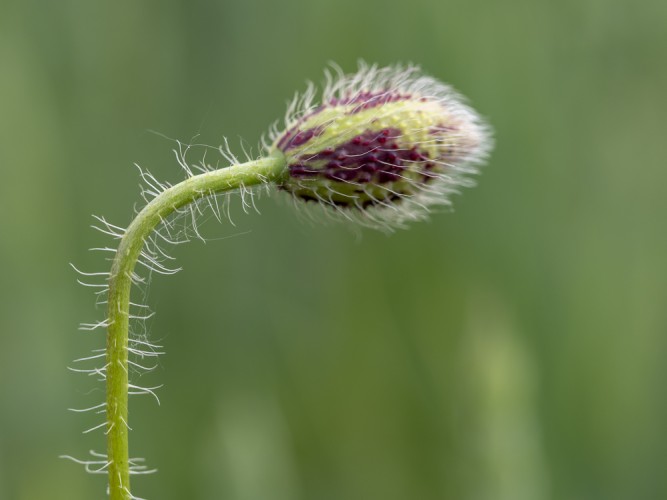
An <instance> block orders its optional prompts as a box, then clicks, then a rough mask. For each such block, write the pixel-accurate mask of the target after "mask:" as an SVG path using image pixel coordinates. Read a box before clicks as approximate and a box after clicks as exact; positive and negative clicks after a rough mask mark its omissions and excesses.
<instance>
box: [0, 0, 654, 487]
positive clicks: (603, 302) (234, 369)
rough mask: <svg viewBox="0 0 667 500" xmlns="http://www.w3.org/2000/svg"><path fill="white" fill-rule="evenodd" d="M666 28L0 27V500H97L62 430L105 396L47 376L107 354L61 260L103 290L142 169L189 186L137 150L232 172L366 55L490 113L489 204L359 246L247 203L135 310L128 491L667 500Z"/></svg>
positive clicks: (79, 424)
mask: <svg viewBox="0 0 667 500" xmlns="http://www.w3.org/2000/svg"><path fill="white" fill-rule="evenodd" d="M666 26H667V2H664V1H659V0H654V1H653V0H647V1H644V2H631V1H630V0H627V1H624V0H616V1H615V0H583V1H582V0H563V1H558V2H556V1H547V0H539V1H535V0H530V1H529V0H511V1H505V2H496V1H492V0H452V1H433V0H412V1H411V2H391V1H386V0H385V1H379V0H368V1H363V0H338V1H337V2H304V1H297V0H290V1H282V2H274V1H270V0H246V1H203V0H194V1H177V0H171V1H164V0H163V1H156V0H143V1H136V0H132V1H129V0H120V1H116V2H84V1H67V0H65V1H61V2H51V1H44V0H42V1H36V0H21V1H19V0H3V1H2V3H0V173H1V179H2V181H1V182H0V206H1V208H2V218H1V222H0V228H1V231H0V259H1V261H2V264H3V266H2V278H0V280H1V281H2V284H3V286H2V291H1V292H0V307H1V311H0V334H1V339H0V406H1V410H0V498H1V499H3V500H35V499H47V498H48V499H67V500H71V499H91V498H103V497H104V487H105V482H106V478H104V477H103V476H91V475H87V474H85V473H84V472H83V471H82V470H81V467H79V466H77V465H75V464H72V463H70V462H67V461H65V460H59V459H58V458H57V457H58V455H60V454H71V455H75V456H81V457H83V456H85V455H86V453H87V450H89V449H95V450H97V451H102V450H103V446H104V437H103V435H102V433H101V432H100V431H98V432H95V433H91V434H87V435H83V434H81V431H82V430H83V429H85V428H87V427H90V426H92V425H94V424H95V423H97V420H96V419H95V418H93V417H90V416H81V415H76V414H72V413H70V412H67V410H66V408H68V407H79V408H80V407H85V406H89V405H93V404H96V403H97V402H99V401H100V400H101V399H102V392H101V386H99V385H94V384H92V383H91V380H89V379H87V378H86V377H85V376H81V375H75V374H73V373H70V372H68V371H67V370H66V368H65V367H66V366H67V365H68V364H71V360H72V359H74V358H77V357H81V356H85V355H87V354H88V353H89V352H90V349H94V348H99V347H102V346H103V344H104V340H103V334H102V333H96V334H90V333H84V332H77V325H78V323H79V322H82V321H95V320H98V319H100V318H101V317H102V316H103V310H102V309H101V308H99V307H98V308H97V309H96V308H95V306H94V299H93V295H92V294H91V293H90V290H88V289H84V288H83V287H80V286H79V285H77V284H76V281H75V280H76V275H75V274H74V272H73V271H72V270H71V269H70V268H69V266H68V263H69V262H73V263H75V264H76V265H77V266H78V267H80V268H81V269H84V270H87V271H103V270H105V268H106V267H107V266H108V263H107V262H105V261H104V259H103V258H104V255H101V254H94V253H91V252H88V251H87V249H88V248H90V247H97V246H106V245H111V244H112V243H111V242H110V241H109V239H107V238H105V237H103V235H101V234H99V233H97V232H95V231H93V230H92V229H90V228H89V225H90V224H91V223H92V222H93V219H92V218H91V214H93V213H94V214H101V215H104V216H105V217H107V218H108V219H109V220H110V221H111V222H114V223H117V224H120V225H125V224H127V223H128V221H129V219H130V217H131V215H132V212H133V207H134V205H135V204H137V203H138V202H139V201H140V197H139V192H138V187H137V184H138V181H139V179H138V173H137V171H136V169H135V168H134V167H133V166H132V164H133V163H134V162H137V163H139V164H140V165H142V166H143V167H146V168H148V169H150V170H151V171H152V172H153V173H154V174H155V175H156V177H157V178H159V179H164V180H168V181H172V182H174V181H178V180H179V179H181V178H182V173H181V172H180V170H179V167H178V165H177V164H176V161H175V159H174V157H173V154H172V153H171V149H172V148H173V146H174V144H173V143H172V142H170V141H169V140H166V139H164V138H162V137H160V136H157V135H155V134H152V133H150V132H149V130H156V131H158V132H160V133H161V134H164V135H166V136H169V137H173V138H177V139H181V140H183V141H189V140H190V139H191V138H192V137H193V136H195V135H196V134H200V135H199V137H198V138H197V139H196V140H197V142H202V143H206V144H212V145H217V144H220V143H221V142H222V140H223V136H227V137H229V138H230V141H231V144H232V148H233V149H235V150H237V151H239V152H240V151H241V148H240V146H238V147H237V145H238V144H239V142H240V141H239V139H238V138H239V137H243V138H244V140H245V141H246V143H247V144H251V145H254V144H256V143H257V142H258V140H259V137H260V135H261V134H262V133H263V132H264V131H265V130H266V129H267V127H268V125H269V124H270V123H271V122H272V121H274V120H276V119H278V118H281V117H282V116H283V113H284V107H285V102H286V100H287V99H288V98H289V97H291V96H292V95H293V93H294V92H295V91H296V90H302V89H303V88H304V81H305V80H306V79H311V80H314V81H316V82H319V81H320V80H321V75H322V69H323V68H324V66H325V65H326V64H327V62H328V61H331V60H333V61H336V62H337V63H338V64H340V65H341V66H342V67H343V68H344V69H345V70H346V71H353V70H354V69H355V68H356V61H357V59H359V58H363V59H365V60H367V61H370V62H378V63H380V64H391V63H394V62H400V61H403V62H406V61H412V62H415V63H418V64H420V65H422V67H423V68H424V69H425V71H426V72H428V73H430V74H432V75H433V76H435V77H437V78H439V79H442V80H444V81H447V82H449V83H451V84H453V85H454V86H455V87H456V88H458V89H459V90H460V91H461V92H463V93H464V94H465V95H467V96H468V97H469V98H470V100H471V102H472V104H473V105H474V106H475V107H476V108H477V109H478V110H479V111H480V112H481V113H482V114H483V115H485V116H488V117H489V119H490V121H491V123H492V124H493V126H494V128H495V130H496V141H497V147H496V150H495V152H494V153H493V156H492V159H491V162H490V164H489V166H488V167H487V168H485V170H484V172H483V175H482V176H480V178H479V186H478V187H476V188H475V189H473V190H468V191H466V192H465V193H464V195H463V196H460V197H456V199H455V207H456V210H455V211H454V212H453V213H439V214H435V215H434V216H433V217H432V218H431V220H430V221H429V222H427V223H420V224H416V225H414V226H413V227H412V228H411V229H410V230H409V231H401V232H398V233H396V234H394V235H392V236H390V237H387V236H384V235H382V234H378V233H375V232H373V231H363V232H362V237H361V238H360V239H359V238H357V237H355V235H354V233H353V232H352V231H350V229H349V228H348V227H346V226H345V225H333V226H309V225H307V224H303V223H301V222H300V221H299V219H298V217H296V216H295V212H294V210H293V209H292V208H291V207H290V206H289V203H285V202H284V199H283V197H282V196H279V195H274V196H271V197H263V198H262V199H261V200H260V202H259V208H260V210H261V212H262V215H261V216H260V215H256V214H251V215H245V214H243V212H242V210H241V208H240V202H239V201H238V200H235V202H234V203H233V210H232V215H233V216H234V220H235V222H236V227H232V226H231V225H230V224H224V225H219V224H217V223H215V224H206V225H205V226H204V227H203V228H202V231H203V232H204V234H205V235H207V236H208V237H209V238H210V241H209V242H208V243H207V244H205V245H204V244H202V243H201V242H196V241H195V242H193V243H191V244H189V245H186V246H180V247H177V248H176V249H175V251H174V253H175V254H176V255H177V257H178V262H179V264H180V265H182V266H183V267H184V268H185V270H184V271H183V272H182V273H180V274H178V275H176V276H174V277H170V278H164V277H161V276H157V277H155V278H154V279H153V282H152V285H151V287H150V294H149V297H148V302H149V303H150V304H151V305H152V306H153V307H154V308H155V309H156V310H157V311H158V314H157V316H155V318H154V319H152V320H151V321H150V323H149V329H150V333H151V336H152V338H153V339H156V341H158V342H159V343H161V344H162V345H164V346H165V350H166V351H167V355H166V356H164V357H162V358H161V360H160V367H159V369H158V371H157V373H156V374H154V375H152V376H150V377H148V378H147V379H146V381H144V380H142V382H145V383H146V384H147V385H150V384H159V383H164V384H165V386H164V387H163V388H162V389H161V390H160V391H159V395H160V398H161V403H162V404H161V406H160V407H158V406H157V405H156V404H155V402H154V401H152V400H150V399H149V398H137V399H133V400H132V402H131V407H130V412H131V422H130V425H131V426H132V427H133V429H134V431H133V433H132V434H131V449H132V454H133V455H140V456H145V457H147V459H148V463H149V465H153V466H156V467H158V468H159V469H160V472H159V473H158V474H157V475H155V476H148V477H144V478H139V479H136V480H135V481H134V491H135V494H137V495H139V496H141V497H146V498H149V499H151V500H155V499H160V500H169V499H190V498H192V499H226V500H265V499H278V500H282V499H285V500H287V499H304V500H305V499H308V500H311V499H316V500H329V499H331V500H333V499H346V500H355V499H358V500H369V499H383V500H394V499H395V500H405V499H419V500H431V499H433V500H435V499H447V500H450V499H451V500H485V499H489V500H496V499H501V500H502V499H507V500H510V499H511V500H523V499H525V500H547V499H553V500H560V499H567V500H595V499H601V500H615V499H619V500H620V499H642V500H643V499H646V500H648V499H663V498H667V436H666V435H665V434H666V433H665V422H667V392H666V390H665V385H666V380H667V363H666V361H665V359H666V357H667V335H666V334H667V307H665V303H666V302H667V300H666V299H667V231H666V226H665V218H666V215H667V196H666V188H667V170H666V169H665V166H666V161H665V160H666V158H667V146H666V143H667V140H665V133H666V131H667V127H666V125H665V117H666V116H667V106H666V102H667V100H666V98H665V95H666V93H665V90H666V89H667V64H665V62H666V61H667V58H666V55H667V29H666ZM255 150H256V149H255ZM191 158H192V159H193V161H194V160H197V159H198V158H197V157H196V153H195V154H194V156H192V157H191ZM209 160H213V158H212V157H211V156H209ZM281 199H282V200H283V202H281V201H280V200H281ZM93 387H96V389H92V392H91V388H93Z"/></svg>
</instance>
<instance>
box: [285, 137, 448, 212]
mask: <svg viewBox="0 0 667 500" xmlns="http://www.w3.org/2000/svg"><path fill="white" fill-rule="evenodd" d="M401 136H402V132H401V130H399V129H395V128H385V129H382V130H379V131H370V130H369V131H366V132H364V133H363V134H360V135H358V136H355V137H353V138H352V139H350V140H349V141H348V142H346V143H343V144H340V145H339V146H338V147H336V148H335V149H334V148H327V149H323V150H322V151H320V152H318V153H315V154H313V155H302V156H301V157H299V158H298V159H297V161H296V163H294V164H292V165H290V166H289V175H290V177H291V178H292V179H296V180H303V181H307V182H308V184H307V185H312V191H311V190H310V189H307V188H305V186H304V185H303V184H302V183H300V182H297V183H296V184H295V185H292V184H291V183H290V182H289V181H287V182H286V183H285V184H284V185H283V186H281V188H282V189H285V190H287V191H291V192H292V193H293V194H294V195H295V196H299V197H300V198H303V199H304V200H306V201H312V200H314V199H319V200H320V201H322V202H324V203H329V204H333V205H336V206H338V207H357V208H359V207H361V208H364V207H367V206H370V205H375V204H380V203H387V202H393V201H396V200H397V199H398V198H400V197H401V196H403V195H405V193H401V196H398V195H396V194H394V191H395V189H394V186H396V183H400V182H401V181H402V180H404V179H406V178H408V177H411V178H412V179H413V180H412V182H415V181H418V182H424V183H426V182H429V181H430V180H431V179H432V178H433V177H434V175H435V172H432V170H433V169H434V167H435V165H436V164H435V163H432V162H428V159H429V155H428V153H426V152H420V151H419V150H418V149H417V147H416V146H413V147H412V148H410V149H406V148H404V147H401V146H400V145H399V144H398V143H397V139H399V138H400V137H401ZM421 162H428V163H426V164H425V165H424V166H422V167H418V166H416V165H415V164H416V163H421ZM408 169H410V170H412V171H413V172H415V173H417V174H421V175H419V177H417V178H415V177H414V176H410V175H407V176H406V172H405V171H406V170H408ZM415 169H416V170H415ZM318 177H319V178H321V179H322V180H323V181H326V182H329V183H330V184H329V187H330V190H331V192H332V193H334V194H332V195H331V199H330V200H329V198H330V196H326V197H323V196H321V195H319V194H317V192H318V189H319V187H318V186H317V181H316V179H317V178H318ZM313 182H315V184H311V183H313ZM336 183H340V184H341V186H340V187H339V188H336V187H335V184H336ZM373 185H376V186H380V185H386V186H387V191H388V193H387V194H386V195H384V196H381V197H380V198H381V199H378V194H377V192H375V191H374V192H375V193H376V194H375V195H372V196H371V195H370V194H369V193H370V192H371V191H370V190H369V191H366V190H365V186H369V187H370V189H372V186H373ZM327 189H328V188H327ZM345 192H347V193H350V194H349V195H347V196H346V195H344V194H343V193H345Z"/></svg>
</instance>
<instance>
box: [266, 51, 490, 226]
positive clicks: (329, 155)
mask: <svg viewBox="0 0 667 500" xmlns="http://www.w3.org/2000/svg"><path fill="white" fill-rule="evenodd" d="M314 95H315V91H314V88H313V86H312V85H311V86H310V87H309V88H308V90H307V92H306V93H305V94H303V95H301V96H299V95H297V96H296V97H295V99H294V101H293V102H292V104H291V106H290V108H289V110H288V113H287V118H286V120H285V130H284V131H282V132H278V131H277V130H274V131H272V133H271V139H272V140H273V143H272V145H271V146H269V151H270V152H271V153H274V154H275V153H276V152H277V151H280V152H282V153H283V154H284V155H285V157H286V160H287V165H288V172H287V174H286V175H285V178H284V180H283V181H282V183H281V184H280V188H281V189H282V190H284V191H287V192H289V193H291V194H292V195H294V196H295V197H297V198H300V199H302V200H305V201H315V202H318V203H320V204H323V205H326V206H329V207H332V208H334V209H335V210H336V211H337V212H339V213H340V214H342V215H344V216H346V217H348V218H353V219H356V220H358V221H360V222H361V223H363V224H365V225H370V226H380V227H384V228H393V227H401V226H403V225H404V224H405V222H406V221H409V220H415V219H421V218H424V217H425V216H426V215H427V213H428V210H429V207H430V206H432V205H436V204H441V205H442V204H449V203H450V201H449V195H450V194H451V193H453V192H455V191H456V190H457V188H458V187H459V186H466V185H470V184H471V181H470V180H469V179H467V175H468V174H472V173H475V172H476V168H475V167H476V165H478V164H480V163H481V162H482V161H483V160H484V159H485V157H486V156H487V154H488V152H489V150H490V147H491V140H490V134H489V129H488V127H487V126H486V125H485V124H484V122H483V121H482V120H481V118H480V117H479V116H478V115H477V114H476V113H475V112H474V111H473V110H472V109H471V108H469V107H468V106H467V105H465V104H464V103H463V99H462V98H461V96H459V95H458V94H457V93H456V92H455V91H454V90H452V89H451V88H450V87H449V86H447V85H444V84H442V83H440V82H438V81H437V80H435V79H433V78H431V77H428V76H424V75H422V74H421V72H420V71H419V68H416V67H408V68H401V67H387V68H377V67H376V66H370V67H369V66H366V65H364V64H361V65H360V68H359V71H358V72H357V73H355V74H351V75H343V74H342V73H341V72H340V71H338V72H336V74H334V75H332V74H331V73H327V85H326V88H325V89H324V91H323V96H322V100H321V104H319V105H315V104H313V99H314Z"/></svg>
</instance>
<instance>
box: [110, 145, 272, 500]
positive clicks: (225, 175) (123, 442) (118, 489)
mask: <svg viewBox="0 0 667 500" xmlns="http://www.w3.org/2000/svg"><path fill="white" fill-rule="evenodd" d="M284 167H285V158H284V157H283V156H282V154H280V155H276V156H269V157H266V158H262V159H259V160H256V161H251V162H248V163H243V164H239V165H234V166H232V167H228V168H223V169H220V170H215V171H212V172H207V173H204V174H201V175H197V176H194V177H190V178H189V179H187V180H185V181H183V182H181V183H179V184H177V185H175V186H173V187H171V188H169V189H167V190H165V191H163V192H162V193H161V194H160V195H159V196H157V197H156V198H155V199H153V200H152V201H151V202H150V203H149V204H148V205H146V207H144V209H143V210H142V211H141V212H139V214H138V215H137V216H136V217H135V219H134V220H133V221H132V223H131V224H130V226H129V227H128V228H127V231H126V232H125V234H124V236H123V238H122V240H121V242H120V245H119V246H118V250H117V251H116V256H115V258H114V261H113V264H112V267H111V277H110V280H109V304H108V305H109V310H108V321H109V327H108V331H107V347H106V354H107V359H106V361H107V372H106V387H107V400H106V404H107V406H106V411H107V428H106V429H107V454H108V460H109V497H110V499H111V500H130V499H131V498H132V495H131V494H130V464H129V454H128V416H127V407H128V401H127V399H128V388H129V385H128V384H129V381H128V362H127V358H128V327H129V307H130V289H131V287H132V278H131V277H132V273H133V271H134V267H135V265H136V263H137V259H138V258H139V256H140V254H141V250H142V248H143V246H144V241H145V239H146V238H147V237H148V236H149V235H150V234H151V232H152V231H153V229H155V227H156V226H158V225H159V224H160V223H161V222H162V221H163V220H164V219H165V218H166V217H168V216H169V215H170V214H171V213H173V212H174V211H175V210H176V209H178V208H180V207H183V206H185V205H188V204H190V203H192V202H194V201H196V200H198V199H200V198H204V197H206V196H210V195H213V194H216V193H221V192H225V191H231V190H234V189H238V188H242V187H249V186H253V185H257V184H261V183H265V182H272V181H276V180H278V179H280V178H281V176H282V175H283V172H284Z"/></svg>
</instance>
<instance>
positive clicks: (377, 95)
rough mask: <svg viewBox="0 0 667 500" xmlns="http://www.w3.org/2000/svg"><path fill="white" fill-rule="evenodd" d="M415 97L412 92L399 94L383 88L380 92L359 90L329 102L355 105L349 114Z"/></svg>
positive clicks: (331, 104) (336, 104)
mask: <svg viewBox="0 0 667 500" xmlns="http://www.w3.org/2000/svg"><path fill="white" fill-rule="evenodd" d="M413 98H414V97H413V96H412V95H410V94H399V93H396V92H394V91H392V90H382V91H378V92H368V91H366V92H359V93H357V94H354V95H349V96H343V97H335V98H333V99H330V100H329V102H328V104H329V105H330V106H349V105H351V104H352V105H354V108H353V109H351V110H350V111H349V112H348V114H351V115H353V114H355V113H359V112H360V111H364V110H366V109H370V108H375V107H377V106H382V105H383V104H387V103H390V102H398V101H407V100H408V99H413Z"/></svg>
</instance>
